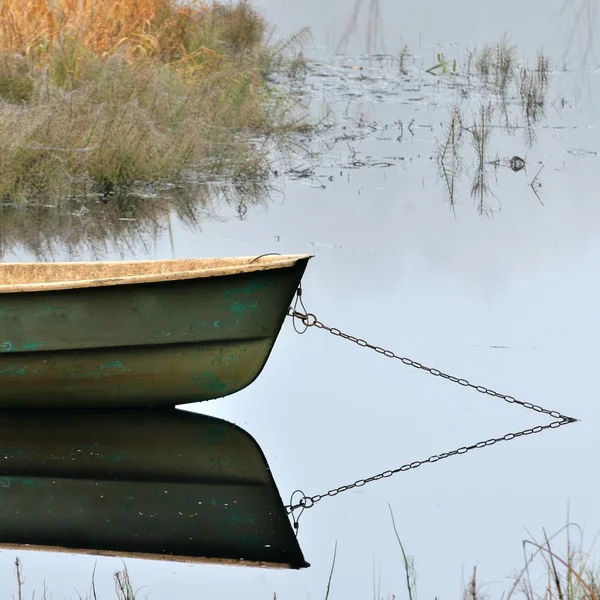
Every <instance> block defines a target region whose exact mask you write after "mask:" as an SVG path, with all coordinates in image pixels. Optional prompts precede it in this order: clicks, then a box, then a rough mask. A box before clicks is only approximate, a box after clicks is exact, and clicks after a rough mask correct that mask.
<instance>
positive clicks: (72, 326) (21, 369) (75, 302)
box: [0, 257, 309, 408]
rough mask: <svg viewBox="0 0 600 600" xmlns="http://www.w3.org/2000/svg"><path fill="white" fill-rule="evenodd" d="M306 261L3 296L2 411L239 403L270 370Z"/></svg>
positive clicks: (0, 327)
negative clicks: (234, 399)
mask: <svg viewBox="0 0 600 600" xmlns="http://www.w3.org/2000/svg"><path fill="white" fill-rule="evenodd" d="M308 258H309V257H302V258H298V259H296V260H293V261H289V264H288V265H286V266H285V267H281V268H270V269H264V270H255V271H251V272H238V273H235V274H225V275H220V276H210V277H206V276H204V277H197V278H187V279H178V280H177V279H176V280H164V281H151V282H141V283H133V284H120V285H103V286H97V287H76V288H73V289H41V290H39V291H30V290H29V291H17V292H14V293H4V294H0V300H1V304H0V408H25V407H41V408H43V407H53V408H56V407H130V408H138V407H167V406H171V407H172V406H175V405H179V404H185V403H190V402H200V401H204V400H211V399H214V398H220V397H223V396H227V395H230V394H233V393H235V392H237V391H239V390H241V389H243V388H245V387H246V386H248V385H249V384H250V383H252V381H254V379H255V378H256V377H257V376H258V375H259V374H260V372H261V370H262V369H263V367H264V365H265V363H266V361H267V359H268V357H269V355H270V353H271V351H272V348H273V345H274V343H275V340H276V338H277V336H278V334H279V331H280V329H281V327H282V324H283V321H284V319H285V316H286V312H287V309H288V307H289V305H290V302H291V301H292V298H293V296H294V293H295V291H296V289H297V287H298V285H299V283H300V280H301V278H302V275H303V274H304V271H305V268H306V264H307V262H308ZM0 275H1V272H0ZM0 287H2V286H0ZM55 287H56V286H55Z"/></svg>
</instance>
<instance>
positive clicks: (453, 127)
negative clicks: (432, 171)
mask: <svg viewBox="0 0 600 600" xmlns="http://www.w3.org/2000/svg"><path fill="white" fill-rule="evenodd" d="M463 122H464V117H463V115H462V112H461V110H460V107H459V106H457V105H456V106H454V108H453V109H452V113H451V115H450V121H449V122H448V126H447V128H446V130H445V131H444V138H443V141H442V143H441V144H440V145H439V146H438V153H437V162H438V167H439V169H440V172H441V174H442V178H443V180H444V184H445V188H446V192H447V196H448V201H449V203H450V206H451V207H452V209H453V210H454V207H455V203H456V198H457V191H456V186H457V183H458V178H459V176H460V172H461V170H462V158H461V146H462V141H463V132H464V131H465V128H464V125H463Z"/></svg>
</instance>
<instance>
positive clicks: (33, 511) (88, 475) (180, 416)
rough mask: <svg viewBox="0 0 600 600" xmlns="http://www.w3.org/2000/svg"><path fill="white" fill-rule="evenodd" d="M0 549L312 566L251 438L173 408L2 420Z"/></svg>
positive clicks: (30, 414) (8, 414)
mask: <svg viewBox="0 0 600 600" xmlns="http://www.w3.org/2000/svg"><path fill="white" fill-rule="evenodd" d="M0 438H1V439H2V444H1V445H0V448H1V449H0V459H1V462H0V549H1V550H9V549H11V550H28V551H29V550H39V551H52V552H70V553H77V554H93V555H101V556H102V555H103V556H119V557H123V558H140V559H149V560H163V561H164V560H167V561H177V562H188V563H216V564H229V565H241V566H255V567H265V568H281V569H286V568H288V569H302V568H306V567H308V566H310V565H309V564H308V563H307V562H306V560H305V559H304V556H303V554H302V550H301V549H300V546H299V544H298V541H297V538H296V536H295V534H294V530H293V527H292V525H291V523H290V521H289V517H288V515H287V513H286V510H285V507H284V505H283V503H282V500H281V497H280V495H279V492H278V490H277V487H276V485H275V482H274V480H273V477H272V475H271V471H270V470H269V467H268V464H267V461H266V459H265V457H264V455H263V453H262V450H261V449H260V447H259V445H258V444H257V443H256V441H255V440H254V439H253V438H252V437H251V436H250V435H249V434H248V433H247V432H246V431H244V430H243V429H241V428H239V427H238V426H236V425H233V424H232V423H229V422H227V421H224V420H222V419H217V418H214V417H209V416H205V415H201V414H197V413H193V412H189V411H185V410H180V409H175V408H158V409H94V408H82V409H40V410H35V411H33V410H30V409H20V410H2V411H0Z"/></svg>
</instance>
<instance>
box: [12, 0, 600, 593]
mask: <svg viewBox="0 0 600 600" xmlns="http://www.w3.org/2000/svg"><path fill="white" fill-rule="evenodd" d="M259 6H260V8H261V9H262V10H263V11H264V13H265V14H266V15H267V17H268V18H269V19H271V20H272V21H273V22H274V23H275V24H276V26H277V27H278V30H279V33H280V34H281V35H283V36H287V35H290V34H292V33H293V32H295V31H297V30H298V29H299V28H300V27H302V26H304V25H307V26H309V27H311V28H312V30H313V41H312V44H311V45H310V46H309V47H307V48H306V51H305V56H307V57H308V58H311V59H312V60H313V61H314V62H309V67H310V69H311V70H310V72H309V74H308V76H307V79H306V80H305V81H304V83H303V84H302V87H301V89H302V91H303V93H304V94H305V98H307V99H308V100H309V101H310V104H311V107H312V109H313V110H314V114H315V115H322V114H324V113H325V109H326V108H329V110H330V115H329V117H328V121H327V127H323V128H321V130H320V131H319V133H318V135H316V136H314V137H313V138H312V139H306V140H303V139H300V140H298V143H300V144H301V145H302V146H304V147H306V148H309V149H311V150H312V151H315V152H317V151H318V152H319V154H318V156H316V157H314V158H311V156H310V155H307V154H306V153H305V152H304V153H303V152H298V155H297V157H296V158H295V159H294V161H295V162H294V161H292V163H293V164H288V165H287V171H288V172H289V171H290V169H293V170H294V174H289V173H288V175H287V176H280V177H279V178H278V179H276V181H275V184H276V186H277V188H278V192H277V193H276V194H274V195H273V197H272V198H271V199H270V200H269V201H268V202H265V203H262V204H259V205H257V206H252V207H249V209H248V212H247V213H246V215H245V218H244V219H243V220H240V219H238V218H237V217H236V213H235V210H233V209H232V208H231V207H230V208H228V209H227V210H224V209H223V207H219V206H218V205H217V206H215V207H214V208H211V211H208V210H207V212H206V213H205V214H204V215H203V216H202V219H203V220H202V223H201V229H198V228H193V227H189V226H188V225H187V224H186V220H185V218H181V217H178V216H176V215H173V216H172V218H171V220H170V222H169V223H168V224H164V230H163V231H162V233H161V234H160V235H158V236H157V237H155V236H154V235H150V236H146V239H145V243H144V244H140V243H137V244H136V243H135V238H134V242H133V245H132V242H131V240H129V241H128V242H127V243H123V244H120V245H118V247H116V246H111V245H110V244H109V246H108V247H107V248H106V250H105V251H102V252H100V253H99V257H100V258H104V259H106V258H109V259H119V258H148V257H150V258H172V257H175V258H185V257H204V256H234V255H254V254H261V253H265V252H281V253H296V252H308V253H312V254H314V255H315V258H314V260H313V261H311V263H310V265H309V267H308V270H307V273H306V276H305V279H304V282H303V283H304V290H305V302H306V304H307V307H308V309H309V310H310V311H313V312H315V313H316V314H317V315H318V317H319V318H320V319H321V320H322V321H324V322H326V323H327V324H331V325H333V326H336V327H340V328H341V329H344V330H347V331H349V332H350V333H353V334H355V335H357V336H359V337H364V338H366V339H368V340H369V341H372V342H373V343H376V344H379V345H381V346H384V347H389V348H391V349H393V350H395V351H396V352H397V353H399V354H402V355H404V356H409V357H411V358H414V359H415V360H419V361H421V362H423V363H425V364H427V365H429V366H431V367H435V368H439V369H442V370H446V371H447V372H450V373H452V374H456V375H457V376H460V377H466V378H468V379H470V380H472V381H473V382H475V383H478V384H479V383H480V384H483V385H486V386H489V387H492V388H494V389H496V390H498V391H500V392H504V393H507V394H511V395H513V396H515V397H518V398H519V399H522V400H528V401H531V402H533V403H538V404H541V405H543V406H545V407H548V408H551V409H555V410H558V411H561V412H564V413H566V414H569V415H573V416H575V417H577V418H579V419H581V421H580V422H579V423H577V424H574V425H571V426H569V427H564V428H560V429H559V430H556V431H549V432H545V433H541V434H539V435H534V436H529V437H526V438H521V439H519V440H516V441H513V442H511V443H508V444H499V445H497V446H494V447H492V448H487V449H485V450H480V451H477V452H474V453H469V454H467V455H466V456H461V457H456V458H452V459H449V460H447V461H443V462H441V463H438V464H434V465H427V466H425V467H423V468H420V469H417V470H415V471H411V472H409V473H404V474H399V475H396V476H394V477H392V478H390V479H386V480H385V481H381V482H378V483H373V484H370V485H367V486H365V487H363V488H361V489H359V490H356V491H352V492H347V493H345V494H342V495H340V496H338V497H336V498H333V499H325V500H323V501H322V502H321V503H319V504H318V505H316V506H315V507H314V508H312V509H311V510H309V511H306V512H305V513H304V515H303V516H302V519H301V525H300V533H299V539H300V543H301V546H302V548H303V551H304V553H305V557H306V559H307V560H308V561H309V562H310V563H311V564H312V566H311V568H309V569H307V570H304V571H301V572H272V571H267V570H259V569H243V568H232V567H208V566H187V565H183V566H182V565H177V564H171V563H166V562H165V563H154V562H145V561H128V562H127V566H128V569H129V571H130V574H131V576H132V579H133V581H134V584H135V586H136V587H137V586H145V587H144V589H142V590H141V597H144V596H145V595H146V593H148V594H149V596H148V597H149V598H174V597H186V598H219V599H224V598H244V599H259V598H260V599H267V598H272V597H273V593H274V592H276V593H277V597H278V598H286V599H296V598H298V599H299V598H320V597H324V595H325V587H326V584H327V577H328V573H329V569H330V566H331V558H332V554H333V549H334V545H335V543H336V542H337V548H338V553H337V562H336V570H335V573H334V577H333V582H332V591H331V597H332V598H357V599H358V598H371V597H374V596H375V595H376V596H377V597H386V598H387V597H388V595H391V594H394V595H395V597H397V598H399V597H403V595H405V594H406V592H405V588H404V583H403V582H404V575H403V572H402V556H401V553H400V550H399V548H398V545H397V542H396V540H395V536H394V532H393V529H392V524H391V520H390V514H389V509H388V503H389V504H390V505H391V507H392V510H393V511H394V515H395V519H396V525H397V527H398V532H399V534H400V536H401V539H402V541H403V543H404V545H405V548H406V551H407V552H408V553H409V554H410V555H411V556H413V557H414V562H415V568H416V570H417V585H418V592H419V596H420V597H421V598H433V597H434V596H438V597H440V598H449V597H457V595H458V594H460V593H461V586H462V583H463V582H464V581H466V579H467V578H468V576H469V574H470V573H471V570H472V568H473V566H475V565H476V566H477V568H478V575H479V577H480V578H481V580H482V581H483V582H484V583H485V584H486V588H485V589H486V590H487V591H488V592H490V593H491V594H493V595H494V596H495V597H499V595H500V594H501V593H502V591H504V590H506V589H507V588H508V586H509V584H510V580H509V576H510V575H511V574H512V573H513V571H514V570H516V569H518V568H520V567H521V566H522V564H523V557H522V547H521V542H522V540H524V539H526V538H528V537H529V534H528V531H529V532H530V533H531V535H533V536H534V537H536V538H537V539H541V538H542V535H543V532H542V528H546V530H547V531H548V532H549V533H553V532H555V531H556V530H558V529H559V528H560V527H561V526H562V525H564V524H565V523H566V521H567V511H568V510H570V518H571V520H572V521H574V522H577V523H579V524H580V525H581V526H582V527H583V528H584V531H585V535H586V538H585V539H584V548H587V547H588V545H587V542H591V540H592V538H593V537H594V536H595V535H596V534H597V533H598V531H600V518H599V516H598V511H597V506H598V502H599V500H600V480H599V479H598V477H597V476H596V473H597V472H598V456H599V452H600V442H599V441H598V440H599V438H598V435H597V427H598V423H599V418H600V409H599V408H598V403H597V401H596V398H595V396H594V390H595V389H596V387H597V383H596V376H597V373H598V370H597V368H596V355H597V343H598V339H599V337H600V321H599V320H598V318H597V314H598V312H597V307H598V305H599V301H600V286H599V284H598V277H597V271H598V264H599V262H600V203H599V202H598V189H599V188H600V175H599V173H600V154H598V153H599V152H600V143H599V142H598V140H599V137H598V127H599V126H600V118H599V115H598V111H597V106H596V105H595V103H594V102H595V101H596V103H597V98H598V91H599V89H600V86H599V81H600V78H599V64H598V63H599V62H600V61H598V60H597V59H596V57H595V54H594V51H597V50H598V45H597V40H596V39H594V38H593V32H594V21H593V19H594V18H595V15H596V12H597V11H598V10H599V8H598V6H597V3H596V2H595V0H589V1H585V0H576V1H574V2H571V3H568V4H565V6H563V5H562V4H561V3H560V2H557V3H544V2H537V1H536V2H528V3H523V2H517V1H516V0H514V1H513V0H508V1H507V2H503V3H493V2H489V1H487V0H485V1H483V2H472V1H467V0H457V2H453V3H451V4H442V3H440V2H433V0H429V1H428V2H421V3H405V2H392V1H391V0H381V2H380V3H379V6H378V10H379V12H377V11H376V10H374V9H373V8H371V11H370V9H369V2H367V1H365V2H363V3H362V5H361V4H359V5H358V17H357V20H356V25H355V27H354V28H353V27H352V26H351V24H352V21H351V17H352V14H353V11H354V9H355V6H354V4H353V2H352V1H351V0H336V1H335V2H330V3H325V2H317V1H315V0H307V1H306V2H303V3H289V2H286V3H284V2H281V1H280V0H263V1H262V2H261V3H260V4H259ZM371 6H374V5H373V3H372V4H371ZM369 15H371V16H369ZM369 19H371V20H369ZM596 29H597V28H596ZM369 32H370V33H369ZM504 33H507V34H508V38H509V41H510V42H511V43H514V44H516V45H517V46H518V48H519V56H520V57H521V58H523V59H524V60H528V61H529V62H530V63H531V62H532V61H535V53H536V51H537V50H538V49H539V48H540V47H543V49H544V52H545V53H546V54H547V55H548V56H549V57H550V59H551V73H550V89H549V91H548V106H547V110H546V115H545V117H544V118H543V119H542V120H541V121H540V126H539V128H538V129H537V139H536V141H535V143H534V144H533V145H532V146H531V147H528V146H527V145H526V142H525V137H524V132H523V130H522V129H517V130H515V132H513V134H512V135H510V134H508V133H506V132H504V131H502V130H500V129H498V131H496V130H494V132H493V135H492V138H491V142H490V147H489V157H490V161H491V160H492V159H495V158H496V157H498V158H499V159H500V160H504V159H508V158H510V157H511V156H514V155H518V156H522V157H524V158H525V160H526V168H525V169H524V170H522V171H518V172H513V171H512V170H510V169H509V168H507V167H506V164H503V165H502V166H500V167H498V168H494V167H493V166H490V167H489V187H490V192H491V193H490V194H489V195H487V196H486V200H485V207H484V208H485V210H483V211H482V212H483V214H479V212H480V211H478V204H477V202H474V200H473V198H472V197H471V195H470V187H471V182H472V178H473V175H474V169H475V168H474V162H473V160H474V159H473V153H472V152H471V151H469V149H468V148H467V149H466V150H465V159H464V164H463V166H464V172H463V173H462V174H461V177H460V179H459V180H458V181H457V190H458V193H457V195H456V204H455V207H454V210H451V208H450V207H449V204H448V197H447V189H446V188H445V184H444V179H443V177H442V176H441V175H440V171H439V168H438V164H437V162H436V153H437V150H438V148H439V142H440V140H443V139H444V131H445V130H446V127H447V125H448V122H449V116H450V111H451V110H452V107H453V106H455V105H456V104H460V105H461V106H462V110H463V111H464V114H465V115H467V117H468V119H470V120H471V121H473V119H474V118H475V116H476V115H477V111H478V109H479V106H480V105H481V104H482V103H483V104H485V102H487V100H488V99H489V98H488V97H487V96H486V94H485V93H484V92H482V91H481V90H479V91H478V90H474V91H472V92H471V93H470V94H469V97H468V98H465V97H464V96H463V94H462V92H461V86H459V85H457V84H456V81H457V79H456V78H454V79H453V78H452V77H445V78H436V77H434V76H432V75H429V74H427V73H425V70H426V69H427V68H429V67H430V66H432V65H434V64H435V62H436V55H437V53H438V52H442V53H443V54H444V56H445V57H447V58H450V59H453V58H457V59H459V62H460V61H462V60H463V59H464V57H465V55H466V52H467V51H468V50H469V49H473V48H474V47H478V48H481V47H482V46H483V45H484V44H486V43H493V42H496V41H498V40H499V39H500V38H501V36H502V35H503V34H504ZM404 45H407V46H408V48H409V49H410V51H411V58H410V61H409V62H408V63H407V66H406V69H407V75H406V76H405V77H403V76H402V75H401V74H400V73H399V69H398V65H397V63H394V62H393V61H392V60H391V59H390V58H389V57H375V58H374V57H369V56H368V55H369V53H371V54H374V53H380V54H388V55H394V56H397V55H398V53H399V52H400V50H401V49H402V47H403V46H404ZM336 53H337V54H336ZM459 70H460V69H459ZM409 126H410V127H409ZM542 166H543V169H542V170H541V171H540V168H542ZM285 171H286V168H283V169H282V172H285ZM537 173H539V177H538V179H537V180H536V181H535V182H534V184H533V186H532V185H530V184H531V183H532V181H533V180H534V178H535V176H536V174H537ZM292 175H293V176H292ZM539 184H541V187H540V185H539ZM534 188H535V191H537V195H536V194H535V193H534ZM13 251H14V252H13V253H12V254H11V253H10V252H8V253H7V254H6V255H5V257H4V258H5V260H28V259H31V255H30V254H28V252H27V251H26V250H24V249H23V248H22V247H17V248H13ZM94 256H98V252H96V253H94V252H92V251H91V250H89V248H88V249H84V250H82V251H81V252H80V253H79V254H77V257H78V258H80V259H81V258H82V259H85V258H91V257H94ZM68 258H69V254H68V253H67V252H66V250H63V251H61V250H59V249H58V250H57V249H54V251H53V254H52V259H53V260H62V259H68ZM187 409H188V410H194V411H201V412H207V413H210V414H213V415H215V416H219V417H222V418H225V419H229V420H231V421H233V422H235V423H237V424H239V425H241V426H242V427H243V428H245V429H246V430H247V431H248V432H249V433H251V434H252V435H253V436H254V437H255V438H256V440H257V441H258V443H259V444H260V445H261V447H262V449H263V451H264V452H265V454H266V457H267V460H268V461H269V464H270V467H271V469H272V471H273V474H274V477H275V481H276V482H277V484H278V487H279V489H280V491H281V494H282V497H283V500H284V502H287V501H288V499H289V495H290V494H291V492H293V491H294V490H295V489H296V488H301V489H303V490H304V491H305V492H306V493H307V494H311V495H312V494H316V493H322V492H324V491H327V490H328V489H330V488H332V487H336V486H338V485H342V484H345V483H349V482H351V481H353V480H355V479H358V478H361V477H367V476H369V475H372V474H374V473H376V472H379V471H383V470H385V469H389V468H395V467H397V466H400V465H401V464H404V463H407V462H411V461H413V460H417V459H422V458H426V457H427V456H429V455H432V454H437V453H441V452H444V451H448V450H450V449H453V448H456V447H459V446H462V445H467V444H471V443H474V442H477V441H479V440H485V439H488V438H491V437H497V436H499V435H502V434H504V433H506V432H509V431H518V430H520V429H523V428H525V427H532V426H534V425H537V424H544V423H545V422H546V421H545V419H544V418H543V417H540V416H539V415H536V414H530V413H529V412H527V411H524V410H523V409H520V408H518V407H515V406H509V405H507V404H505V403H503V402H501V401H499V400H494V399H492V398H488V397H486V396H482V395H480V394H477V393H475V392H474V391H472V390H467V389H464V388H461V387H459V386H456V385H453V384H451V383H449V382H447V381H442V380H439V379H437V378H433V377H431V376H429V375H427V374H426V373H423V372H419V371H416V370H414V369H410V368H408V367H405V366H403V365H402V364H399V363H396V362H394V361H390V360H386V359H384V358H382V357H380V356H377V355H373V353H372V352H369V351H367V350H364V349H360V348H358V347H356V346H354V345H351V344H349V343H347V342H344V341H342V340H340V339H335V338H333V337H331V336H328V335H327V334H326V333H324V332H321V331H316V330H311V331H309V332H308V333H307V334H306V335H304V336H298V335H297V334H295V333H294V330H293V328H292V326H291V323H289V322H287V323H286V325H285V327H284V329H283V331H282V333H281V337H280V338H279V340H278V342H277V345H276V347H275V350H274V352H273V354H272V357H271V359H270V360H269V362H268V365H267V367H266V368H265V370H264V371H263V373H262V375H261V376H260V377H259V379H258V380H257V381H256V382H255V383H254V384H253V385H252V386H250V387H249V388H248V389H246V390H244V391H242V392H240V393H238V394H236V395H234V396H232V397H229V398H226V399H223V400H218V401H215V402H212V403H205V404H203V405H191V406H188V407H187ZM563 541H564V538H561V539H560V540H559V541H558V542H557V544H558V545H557V548H558V549H560V550H564V548H565V546H564V544H563V545H561V544H562V542H563ZM19 556H20V557H21V558H22V560H23V563H24V568H25V573H26V576H27V589H29V590H30V591H31V590H33V589H38V590H41V589H42V587H43V581H44V580H45V582H46V585H47V586H48V588H49V589H51V590H52V592H53V597H55V598H59V597H60V598H62V597H76V593H75V591H74V590H75V589H77V590H79V591H80V592H82V593H83V594H84V593H85V592H86V591H87V590H88V589H89V581H90V577H91V572H92V569H93V566H94V562H95V560H96V559H94V558H91V557H77V556H68V555H65V556H55V555H51V554H41V553H19ZM14 557H15V555H14V553H12V552H3V559H2V561H0V572H1V574H2V581H3V582H4V583H3V584H2V589H3V591H5V590H6V591H8V589H9V584H8V582H10V581H12V570H13V565H14ZM97 565H98V566H97V572H96V579H97V585H98V589H99V591H100V592H101V594H102V596H101V597H110V594H111V593H112V591H111V590H112V580H111V574H112V572H113V571H114V570H116V569H118V568H121V566H122V563H121V561H120V560H118V559H107V558H101V559H98V563H97ZM374 590H375V591H374ZM38 593H39V592H38ZM99 597H100V596H99Z"/></svg>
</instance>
